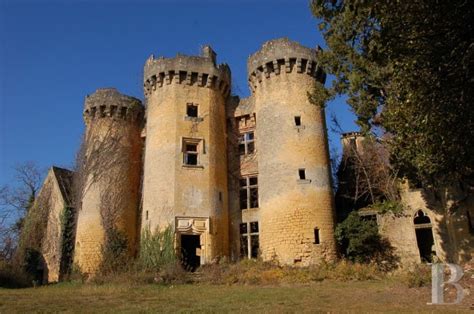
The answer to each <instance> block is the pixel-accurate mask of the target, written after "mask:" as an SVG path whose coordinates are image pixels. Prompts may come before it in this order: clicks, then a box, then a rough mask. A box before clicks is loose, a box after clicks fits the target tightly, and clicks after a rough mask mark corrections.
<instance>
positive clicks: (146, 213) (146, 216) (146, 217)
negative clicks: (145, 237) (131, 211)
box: [145, 210, 148, 220]
mask: <svg viewBox="0 0 474 314" xmlns="http://www.w3.org/2000/svg"><path fill="white" fill-rule="evenodd" d="M145 219H146V220H148V210H147V211H146V212H145Z"/></svg>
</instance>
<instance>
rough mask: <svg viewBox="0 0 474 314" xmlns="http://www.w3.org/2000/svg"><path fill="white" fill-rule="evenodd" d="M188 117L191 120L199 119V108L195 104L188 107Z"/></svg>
mask: <svg viewBox="0 0 474 314" xmlns="http://www.w3.org/2000/svg"><path fill="white" fill-rule="evenodd" d="M186 115H187V116H188V117H191V118H197V117H198V106H197V105H194V104H187V106H186Z"/></svg>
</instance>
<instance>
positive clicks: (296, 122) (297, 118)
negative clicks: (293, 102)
mask: <svg viewBox="0 0 474 314" xmlns="http://www.w3.org/2000/svg"><path fill="white" fill-rule="evenodd" d="M295 125H296V126H301V117H300V116H295Z"/></svg>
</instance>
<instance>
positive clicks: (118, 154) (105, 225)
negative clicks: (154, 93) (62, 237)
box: [74, 88, 143, 274]
mask: <svg viewBox="0 0 474 314" xmlns="http://www.w3.org/2000/svg"><path fill="white" fill-rule="evenodd" d="M83 115H84V121H85V124H86V130H85V136H84V142H83V147H82V150H81V154H80V155H81V159H80V160H79V162H80V165H79V166H80V169H79V170H78V175H77V178H78V180H79V182H78V183H79V185H80V187H81V188H80V190H81V192H80V193H82V196H80V197H81V200H82V202H81V206H80V209H79V211H78V217H77V231H76V244H75V257H74V261H75V263H76V264H77V265H78V266H79V268H80V270H81V271H82V272H84V273H88V274H94V273H95V272H97V270H98V269H99V267H100V266H101V263H102V262H103V261H104V258H103V257H104V256H103V254H104V253H106V252H107V246H106V244H107V243H109V244H112V245H119V243H121V244H120V245H122V246H123V249H124V252H125V253H126V254H128V255H129V256H133V255H135V253H136V246H137V234H138V230H137V229H138V227H137V225H138V218H137V217H138V209H139V201H140V175H141V152H142V147H143V145H142V140H141V138H140V133H141V128H142V124H143V106H142V104H141V102H140V100H138V99H136V98H133V97H129V96H125V95H122V94H120V93H119V92H118V91H117V90H116V89H111V88H110V89H109V88H108V89H98V90H97V91H96V92H95V93H94V94H92V95H89V96H87V97H86V99H85V105H84V113H83ZM106 241H110V242H106ZM114 241H115V242H117V243H115V242H114ZM112 242H114V243H112ZM106 254H107V253H106Z"/></svg>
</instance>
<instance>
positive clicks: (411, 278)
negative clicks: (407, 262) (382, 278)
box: [400, 264, 431, 288]
mask: <svg viewBox="0 0 474 314" xmlns="http://www.w3.org/2000/svg"><path fill="white" fill-rule="evenodd" d="M400 277H401V281H402V282H403V283H405V284H406V285H407V286H408V287H409V288H418V287H427V286H430V285H431V267H430V266H429V265H427V264H416V265H414V266H412V267H409V268H407V269H405V270H403V271H402V272H401V274H400Z"/></svg>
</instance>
